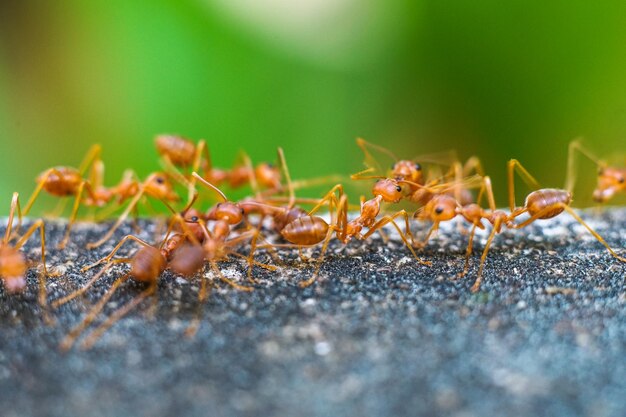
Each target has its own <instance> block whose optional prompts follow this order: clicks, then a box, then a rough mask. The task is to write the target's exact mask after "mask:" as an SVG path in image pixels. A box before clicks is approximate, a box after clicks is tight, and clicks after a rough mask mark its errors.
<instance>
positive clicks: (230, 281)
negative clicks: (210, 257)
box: [211, 261, 254, 291]
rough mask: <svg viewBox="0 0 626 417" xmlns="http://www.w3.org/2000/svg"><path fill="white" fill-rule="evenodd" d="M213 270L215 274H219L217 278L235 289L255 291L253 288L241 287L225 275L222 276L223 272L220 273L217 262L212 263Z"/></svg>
mask: <svg viewBox="0 0 626 417" xmlns="http://www.w3.org/2000/svg"><path fill="white" fill-rule="evenodd" d="M211 269H212V270H213V272H214V273H215V274H217V276H218V277H219V279H220V280H221V281H224V282H225V283H227V284H228V285H230V286H231V287H233V288H235V289H238V290H240V291H253V290H254V288H252V287H247V286H245V285H239V284H237V283H236V282H234V281H232V280H230V279H228V278H226V277H225V276H224V274H222V271H220V269H219V268H218V267H217V265H216V264H215V261H211Z"/></svg>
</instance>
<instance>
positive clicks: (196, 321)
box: [185, 271, 209, 338]
mask: <svg viewBox="0 0 626 417" xmlns="http://www.w3.org/2000/svg"><path fill="white" fill-rule="evenodd" d="M200 280H201V283H200V291H198V307H197V309H196V314H195V316H194V318H193V319H192V320H191V323H189V326H187V329H186V330H185V337H187V338H192V337H194V336H195V335H196V333H197V332H198V328H199V327H200V322H201V321H202V307H203V305H204V303H205V302H206V300H207V299H208V298H209V290H207V279H206V276H205V274H204V271H203V273H201V274H200Z"/></svg>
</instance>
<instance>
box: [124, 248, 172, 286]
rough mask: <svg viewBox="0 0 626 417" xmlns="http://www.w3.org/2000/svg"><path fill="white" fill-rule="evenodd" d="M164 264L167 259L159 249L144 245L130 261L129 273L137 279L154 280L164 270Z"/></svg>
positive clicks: (143, 280)
mask: <svg viewBox="0 0 626 417" xmlns="http://www.w3.org/2000/svg"><path fill="white" fill-rule="evenodd" d="M166 265H167V261H166V259H165V257H164V256H163V254H162V253H161V251H160V250H158V249H157V248H154V247H152V246H144V247H142V248H141V249H139V250H138V251H137V252H136V253H135V256H133V259H132V260H131V262H130V275H132V277H133V278H135V279H136V280H137V281H142V282H154V281H156V279H157V278H158V277H159V276H160V275H161V273H162V272H163V271H165V266H166Z"/></svg>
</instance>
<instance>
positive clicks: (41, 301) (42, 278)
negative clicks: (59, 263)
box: [15, 219, 50, 321]
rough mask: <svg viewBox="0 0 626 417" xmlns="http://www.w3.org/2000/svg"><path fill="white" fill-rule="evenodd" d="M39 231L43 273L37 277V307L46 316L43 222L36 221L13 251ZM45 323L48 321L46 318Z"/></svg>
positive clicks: (44, 233) (44, 232) (46, 273)
mask: <svg viewBox="0 0 626 417" xmlns="http://www.w3.org/2000/svg"><path fill="white" fill-rule="evenodd" d="M37 229H39V235H40V241H41V262H42V266H43V273H42V274H40V275H39V305H40V306H41V307H42V308H43V309H44V310H46V316H47V309H46V305H47V295H46V282H45V281H46V279H47V278H48V277H49V276H50V274H49V273H48V268H47V267H46V229H45V225H44V222H43V220H41V219H40V220H37V221H36V222H35V223H33V225H32V226H31V227H30V228H29V229H28V230H27V231H26V233H24V236H22V237H21V238H20V240H19V241H18V242H17V243H16V244H15V249H20V248H21V247H22V246H24V244H25V243H26V241H27V240H28V239H29V238H30V237H31V235H32V234H33V233H34V232H35V230H37ZM46 321H49V317H47V319H46Z"/></svg>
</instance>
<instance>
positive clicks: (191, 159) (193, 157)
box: [155, 135, 281, 197]
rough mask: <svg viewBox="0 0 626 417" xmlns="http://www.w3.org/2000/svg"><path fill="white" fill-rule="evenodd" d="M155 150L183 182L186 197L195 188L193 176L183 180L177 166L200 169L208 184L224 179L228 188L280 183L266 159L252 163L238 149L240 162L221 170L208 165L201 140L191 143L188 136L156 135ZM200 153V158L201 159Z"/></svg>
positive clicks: (267, 186)
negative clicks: (263, 161)
mask: <svg viewBox="0 0 626 417" xmlns="http://www.w3.org/2000/svg"><path fill="white" fill-rule="evenodd" d="M155 144H156V147H157V151H158V152H159V154H161V156H162V158H163V160H164V163H165V165H166V166H167V167H168V170H169V171H171V172H173V173H174V175H175V178H176V179H177V180H178V181H179V182H181V183H183V184H187V186H188V189H189V194H190V197H191V195H192V193H193V190H194V188H195V181H196V179H195V178H193V177H192V178H191V179H190V180H187V179H186V177H185V176H184V175H183V174H181V173H180V172H179V171H178V169H177V167H180V168H191V170H192V171H193V172H200V174H201V175H200V176H201V177H202V178H203V179H205V180H207V181H208V182H210V183H212V184H216V185H217V186H220V185H221V184H223V183H228V185H229V186H230V187H231V188H239V187H241V186H243V185H245V184H250V185H251V186H252V187H253V189H256V187H257V186H258V185H260V186H261V187H264V188H268V189H271V190H277V189H279V188H280V187H281V183H280V172H279V170H278V169H277V168H276V167H274V166H273V165H272V164H269V163H262V164H259V165H257V166H256V167H253V165H252V163H251V162H250V158H249V157H248V156H247V155H246V154H245V153H242V159H243V162H244V163H243V164H242V165H239V166H235V167H234V168H232V169H231V170H221V169H218V168H215V167H213V166H212V163H211V156H210V154H209V150H208V147H207V145H206V142H205V141H204V140H200V141H199V142H198V144H197V145H196V144H194V143H193V142H192V141H191V140H189V139H186V138H183V137H182V136H178V135H159V136H157V137H156V139H155ZM203 157H204V159H203Z"/></svg>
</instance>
